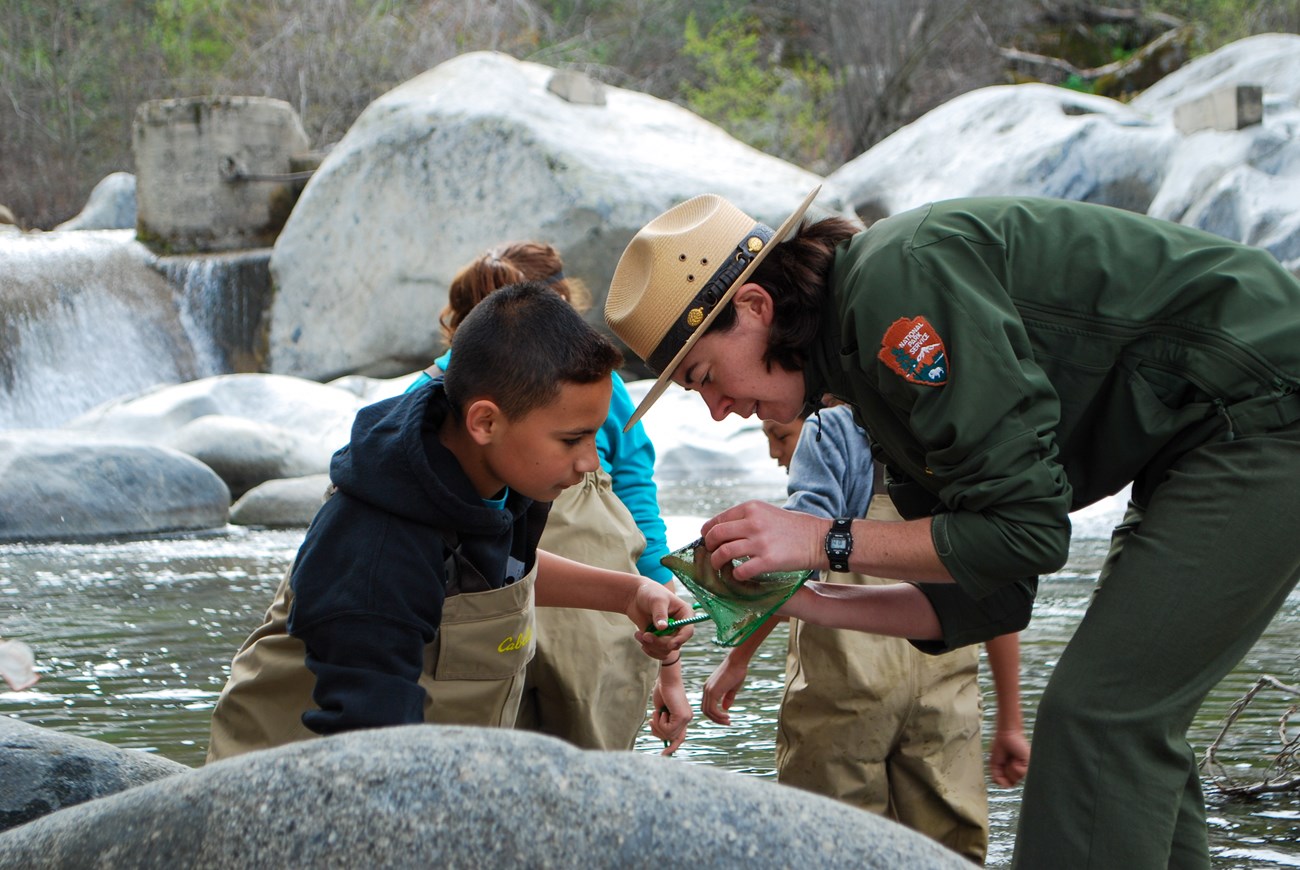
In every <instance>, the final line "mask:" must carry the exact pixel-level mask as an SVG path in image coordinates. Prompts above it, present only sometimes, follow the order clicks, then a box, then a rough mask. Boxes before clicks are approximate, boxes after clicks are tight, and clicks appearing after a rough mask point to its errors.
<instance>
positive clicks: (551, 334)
mask: <svg viewBox="0 0 1300 870" xmlns="http://www.w3.org/2000/svg"><path fill="white" fill-rule="evenodd" d="M622 362H623V356H622V354H620V353H619V351H618V349H617V348H615V347H614V345H613V344H612V343H611V342H610V340H609V339H608V338H606V337H605V336H603V335H601V334H600V333H599V332H597V331H596V330H595V328H594V327H592V326H591V324H589V323H587V322H586V321H585V320H583V319H582V315H581V314H579V313H578V312H576V311H574V310H573V306H572V305H570V304H569V303H568V302H566V301H565V300H564V298H563V297H561V296H560V295H559V294H558V293H556V292H555V291H554V290H552V289H551V288H550V287H549V286H547V285H546V284H543V283H542V282H540V281H524V282H522V283H520V284H511V285H510V286H508V287H502V288H501V289H500V290H497V291H496V292H494V293H489V294H488V295H487V296H486V297H484V298H483V301H481V302H479V303H478V304H477V305H475V306H474V310H473V311H471V312H470V313H469V314H467V315H466V316H465V319H464V320H463V321H461V324H460V326H459V327H458V328H457V330H456V349H455V358H454V360H453V363H454V364H453V365H451V366H449V367H448V369H447V373H446V375H445V376H444V381H443V382H444V384H445V386H446V390H447V399H448V400H449V401H450V402H451V406H452V408H453V409H455V412H456V414H457V416H458V417H460V416H463V412H464V409H465V408H466V407H467V406H468V405H469V403H470V402H473V401H475V400H477V399H490V400H491V401H493V402H495V403H496V404H497V406H498V407H499V408H500V409H501V410H502V411H503V412H504V413H505V415H506V416H507V417H509V418H510V419H512V420H517V419H519V418H520V417H523V416H524V415H525V414H527V413H528V412H529V411H532V410H534V409H536V408H540V407H541V406H543V405H546V404H547V403H549V402H552V401H554V400H555V397H556V396H558V395H559V394H560V387H561V386H562V385H563V384H565V383H574V384H590V383H594V382H596V381H599V380H602V379H607V378H609V375H610V372H611V371H613V370H614V368H616V367H617V366H618V365H620V364H621V363H622Z"/></svg>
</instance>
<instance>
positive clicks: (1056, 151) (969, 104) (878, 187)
mask: <svg viewBox="0 0 1300 870" xmlns="http://www.w3.org/2000/svg"><path fill="white" fill-rule="evenodd" d="M1177 140H1178V135H1177V132H1176V131H1175V130H1174V129H1173V127H1172V125H1171V124H1168V123H1166V124H1157V123H1154V122H1152V121H1150V120H1149V119H1147V118H1146V117H1145V116H1144V115H1142V114H1141V113H1139V112H1137V111H1135V110H1133V109H1132V108H1130V107H1128V106H1126V105H1124V104H1123V103H1120V102H1117V101H1115V100H1111V99H1108V98H1106V97H1095V96H1091V95H1088V94H1081V93H1077V92H1075V91H1071V90H1067V89H1065V88H1058V87H1053V86H1051V85H1043V84H1024V85H998V86H994V87H987V88H981V89H979V90H976V91H970V92H969V93H965V94H962V95H961V96H959V97H955V98H953V99H952V100H950V101H948V102H947V103H944V104H943V105H941V106H939V107H938V108H936V109H933V110H931V111H930V112H928V113H926V114H925V115H923V116H922V117H921V118H919V119H917V120H916V121H913V122H912V123H911V124H909V125H907V126H906V127H903V128H902V129H900V130H898V131H896V132H895V133H894V134H893V135H891V136H889V137H888V138H886V139H884V140H882V141H881V142H879V143H878V144H876V145H875V146H874V147H872V148H871V149H870V150H868V151H866V152H865V153H863V154H861V155H859V156H858V157H856V158H854V159H853V160H850V161H849V162H848V163H846V164H844V165H843V166H841V167H840V168H839V169H837V170H835V172H833V173H831V174H830V175H829V176H828V177H827V183H828V184H829V185H831V186H833V187H834V188H835V189H836V190H837V191H840V192H841V193H843V194H844V195H845V196H846V197H847V198H848V200H849V201H850V202H851V203H852V204H853V207H854V209H855V210H856V211H857V213H858V214H859V215H861V216H862V217H863V219H864V220H868V221H870V220H875V219H877V218H881V217H885V216H886V215H891V214H896V213H898V212H900V211H905V210H907V209H909V208H914V207H916V206H919V205H922V204H924V203H927V202H931V201H933V200H938V199H949V198H952V197H958V196H1051V197H1058V198H1061V199H1075V200H1082V201H1084V202H1096V203H1102V204H1104V205H1113V206H1118V207H1120V208H1126V209H1129V210H1130V211H1138V212H1145V211H1146V210H1147V206H1148V205H1150V203H1151V200H1152V199H1154V198H1155V196H1156V192H1157V191H1158V190H1159V189H1160V185H1161V183H1162V181H1163V179H1164V174H1165V167H1166V163H1167V162H1168V159H1169V155H1170V154H1171V153H1172V151H1173V149H1174V147H1175V146H1176V144H1177Z"/></svg>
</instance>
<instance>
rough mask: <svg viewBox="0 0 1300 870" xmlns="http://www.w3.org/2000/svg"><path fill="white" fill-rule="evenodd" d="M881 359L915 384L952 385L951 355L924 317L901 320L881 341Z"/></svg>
mask: <svg viewBox="0 0 1300 870" xmlns="http://www.w3.org/2000/svg"><path fill="white" fill-rule="evenodd" d="M879 356H880V359H881V361H882V362H883V363H884V364H885V365H887V366H889V367H890V368H891V369H893V370H894V371H895V372H896V373H898V374H900V375H902V376H903V378H904V379H905V380H907V381H910V382H911V383H914V384H925V385H926V386H927V387H942V386H943V385H944V384H946V383H948V354H947V353H946V352H945V351H944V349H943V339H942V338H940V337H939V333H937V332H935V329H934V327H933V326H931V325H930V322H929V321H928V320H926V319H925V318H924V317H912V318H907V317H900V318H898V319H897V320H895V321H894V322H893V323H892V324H891V325H890V327H889V329H887V330H885V335H884V337H883V338H881V339H880V354H879Z"/></svg>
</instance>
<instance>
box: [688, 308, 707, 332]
mask: <svg viewBox="0 0 1300 870" xmlns="http://www.w3.org/2000/svg"><path fill="white" fill-rule="evenodd" d="M703 322H704V309H703V308H700V307H696V308H692V309H691V310H690V311H688V312H686V325H687V326H689V327H691V328H692V329H694V328H695V327H697V326H699V325H700V324H701V323H703Z"/></svg>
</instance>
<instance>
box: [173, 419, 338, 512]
mask: <svg viewBox="0 0 1300 870" xmlns="http://www.w3.org/2000/svg"><path fill="white" fill-rule="evenodd" d="M167 443H168V446H170V447H173V448H175V449H176V450H179V451H181V452H182V453H188V454H189V455H190V456H193V457H194V458H195V459H197V460H199V461H200V462H202V463H203V464H204V465H206V466H208V467H209V468H211V469H212V470H213V471H215V472H216V473H217V474H218V475H219V476H220V477H221V479H222V480H224V481H225V482H226V486H228V487H230V497H231V498H239V497H240V496H242V495H243V494H244V493H246V492H248V491H249V490H250V489H252V488H253V487H255V486H257V485H259V484H262V483H265V482H267V481H268V480H279V479H282V478H289V477H302V476H304V475H308V474H311V475H316V474H325V473H326V472H327V471H329V467H330V457H331V456H332V455H333V454H334V450H335V449H336V448H337V447H338V446H341V445H330V444H326V443H325V442H323V441H322V440H321V439H320V438H319V437H318V436H316V435H315V434H314V433H305V432H295V431H293V430H291V429H285V428H283V427H281V426H273V425H270V424H267V423H259V422H257V421H255V420H247V419H245V418H243V417H231V416H227V415H225V414H207V415H205V416H203V417H199V418H198V419H196V420H191V421H190V422H188V423H186V424H185V425H184V426H182V427H181V428H179V429H177V430H176V431H175V432H174V433H173V434H172V435H171V437H170V438H168V440H167Z"/></svg>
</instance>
